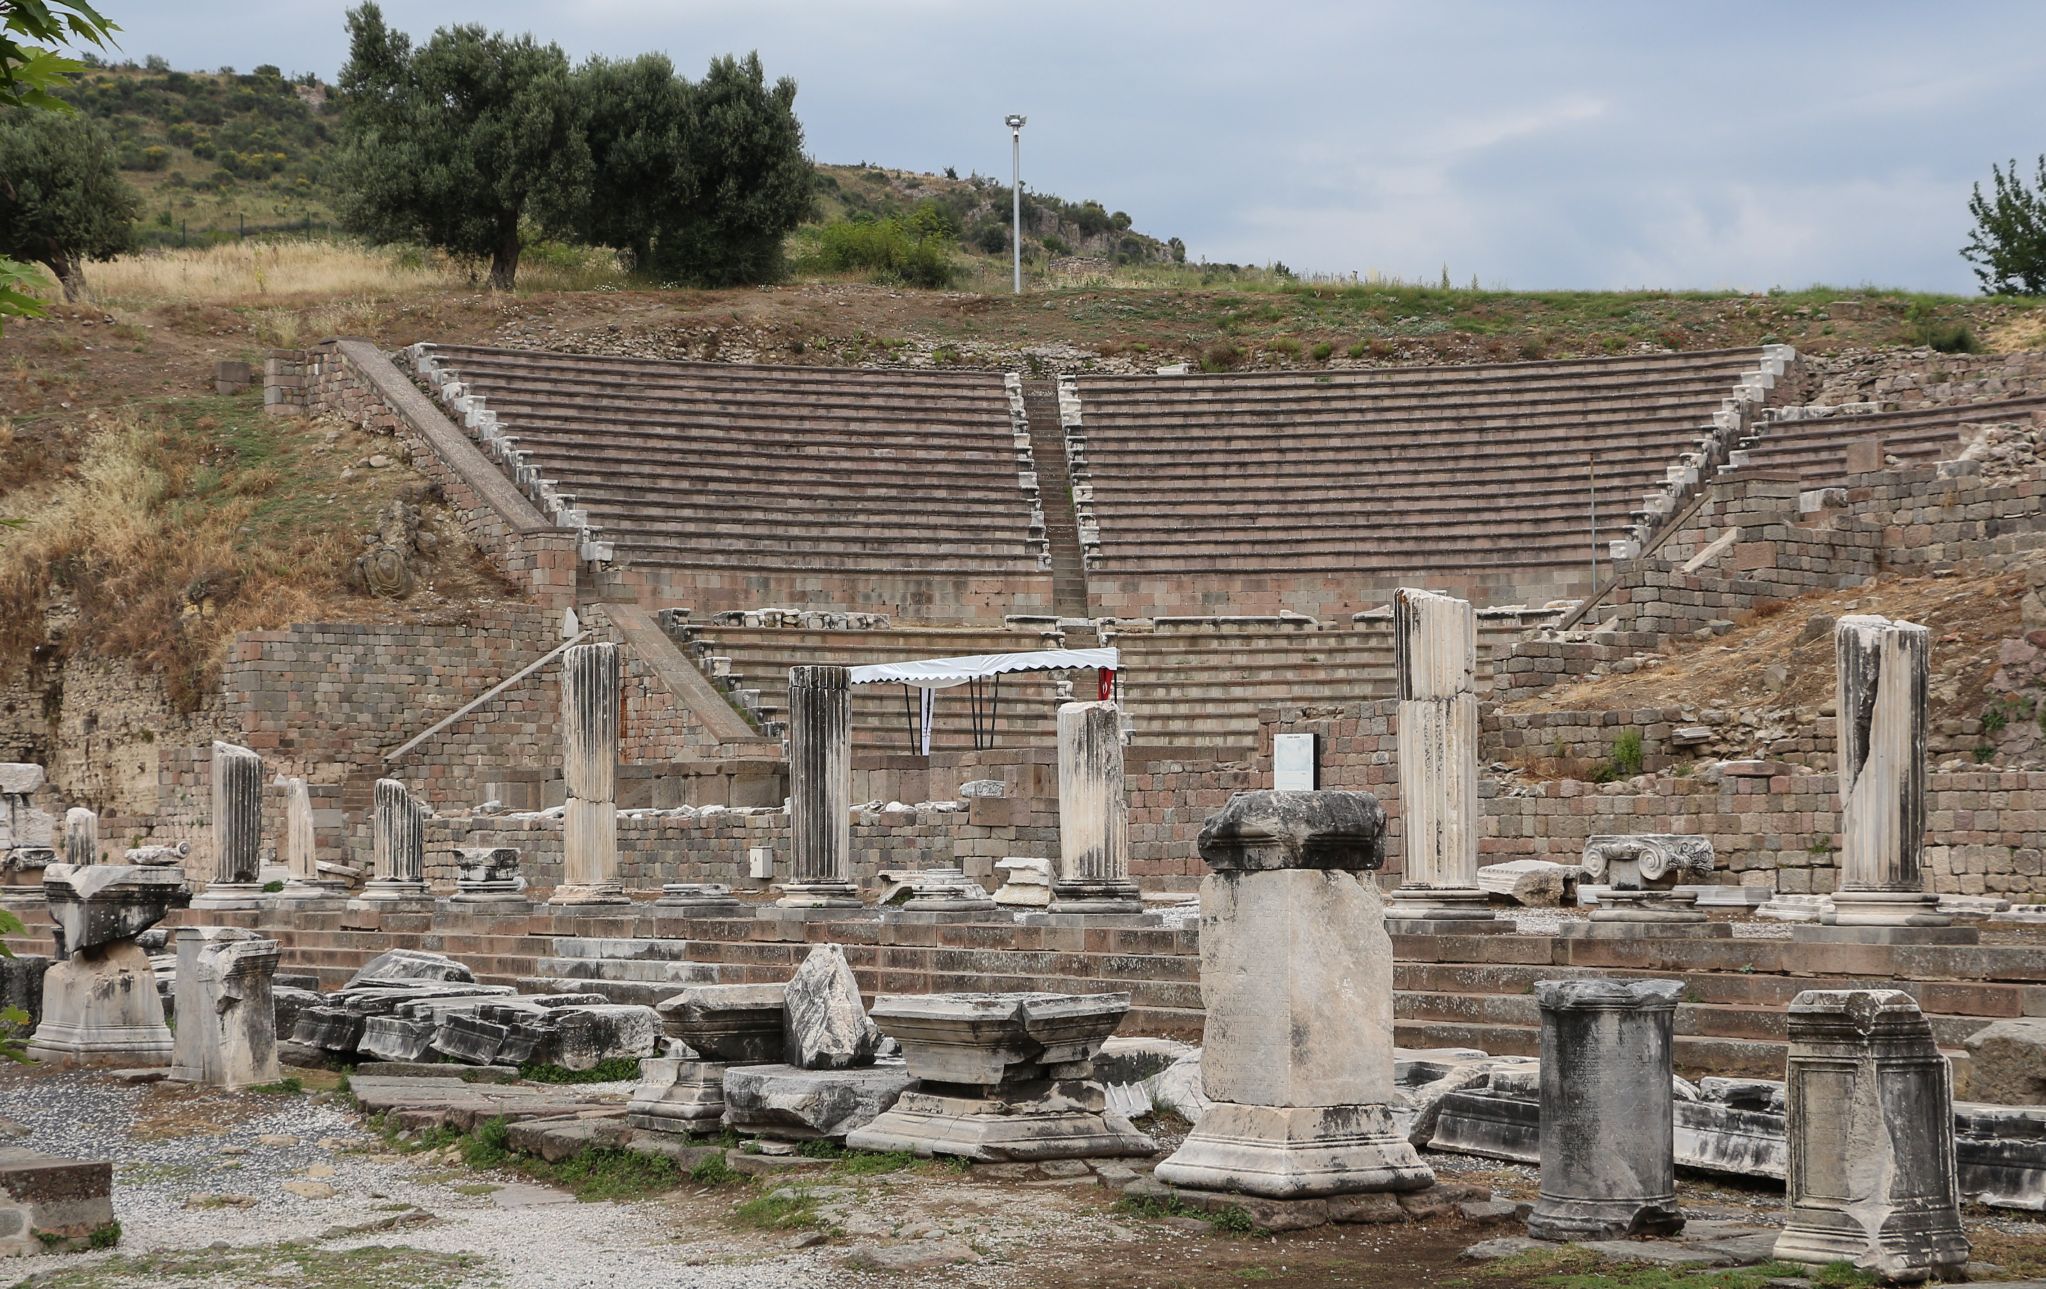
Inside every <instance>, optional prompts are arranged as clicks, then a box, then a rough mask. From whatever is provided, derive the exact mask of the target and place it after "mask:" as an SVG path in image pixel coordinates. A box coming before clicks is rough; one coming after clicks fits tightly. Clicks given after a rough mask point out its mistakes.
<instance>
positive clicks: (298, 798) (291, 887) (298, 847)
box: [276, 774, 337, 901]
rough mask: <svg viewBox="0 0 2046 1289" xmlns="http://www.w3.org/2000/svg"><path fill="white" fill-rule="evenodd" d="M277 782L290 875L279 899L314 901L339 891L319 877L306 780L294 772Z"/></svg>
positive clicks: (315, 840) (280, 777) (317, 856)
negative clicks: (282, 803) (281, 793)
mask: <svg viewBox="0 0 2046 1289" xmlns="http://www.w3.org/2000/svg"><path fill="white" fill-rule="evenodd" d="M276 784H277V786H278V787H280V788H282V789H284V855H283V859H284V867H285V870H286V871H287V872H289V873H290V874H291V876H290V877H289V878H287V879H285V883H284V889H283V890H282V891H280V892H279V893H278V896H277V898H278V899H279V900H287V901H296V900H315V899H321V898H324V897H329V896H333V895H335V894H336V893H337V887H336V885H335V884H334V883H331V882H323V881H321V880H320V863H319V854H318V850H317V839H316V838H315V837H314V834H313V799H312V794H311V793H310V792H308V791H307V790H306V783H305V779H304V778H302V777H300V776H299V775H295V774H280V775H278V776H277V780H276Z"/></svg>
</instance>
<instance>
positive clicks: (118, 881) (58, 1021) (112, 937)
mask: <svg viewBox="0 0 2046 1289" xmlns="http://www.w3.org/2000/svg"><path fill="white" fill-rule="evenodd" d="M43 890H44V898H45V900H46V901H47V902H48V904H49V910H50V919H51V921H53V922H54V923H55V924H56V954H55V956H56V958H57V959H58V960H57V961H56V962H54V963H52V964H51V965H50V968H49V970H48V971H46V972H45V973H44V974H43V1012H42V1020H41V1022H40V1023H39V1024H38V1025H37V1026H36V1030H35V1033H34V1034H33V1035H32V1036H30V1039H29V1044H28V1054H29V1055H30V1056H32V1057H34V1058H35V1059H37V1060H40V1061H51V1062H54V1063H58V1064H74V1065H141V1066H148V1065H159V1064H162V1063H163V1062H165V1061H167V1060H169V1059H170V1054H171V1032H170V1028H169V1027H168V1026H167V1025H165V1024H164V1018H163V1001H162V999H161V998H160V997H159V996H158V995H157V992H156V972H155V970H154V969H153V968H152V967H151V966H150V964H149V955H148V954H147V953H145V952H143V950H142V946H141V945H138V944H136V943H135V941H134V937H135V936H137V935H140V934H141V933H142V932H144V931H146V930H148V929H149V928H150V927H152V926H154V925H156V924H157V923H158V922H159V921H161V920H162V919H163V916H164V914H166V913H168V912H169V911H170V910H171V909H173V908H176V907H178V906H180V905H182V904H184V903H185V902H186V899H187V898H188V897H189V895H190V889H189V888H188V887H187V886H186V885H185V879H184V874H182V873H180V872H178V871H176V870H175V869H169V868H146V867H138V866H134V865H128V864H91V865H73V864H52V865H50V866H49V867H48V868H47V869H45V870H44V873H43Z"/></svg>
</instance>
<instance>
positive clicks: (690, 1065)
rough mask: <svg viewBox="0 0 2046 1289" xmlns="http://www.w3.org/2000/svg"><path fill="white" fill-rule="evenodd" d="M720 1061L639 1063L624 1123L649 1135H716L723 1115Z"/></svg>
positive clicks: (724, 1067)
mask: <svg viewBox="0 0 2046 1289" xmlns="http://www.w3.org/2000/svg"><path fill="white" fill-rule="evenodd" d="M729 1068H730V1067H729V1066H728V1065H726V1064H724V1063H723V1062H720V1061H692V1060H687V1059H684V1058H680V1057H672V1056H652V1057H648V1058H647V1059H646V1060H643V1061H641V1062H640V1063H639V1086H637V1087H635V1088H634V1089H633V1090H632V1101H631V1103H630V1104H629V1105H628V1106H627V1107H626V1110H625V1121H626V1122H627V1123H629V1124H631V1125H632V1126H633V1127H635V1128H642V1129H645V1130H646V1131H648V1132H679V1133H698V1132H716V1131H717V1127H718V1123H719V1122H720V1121H721V1120H722V1119H723V1118H724V1115H725V1071H726V1070H727V1069H729Z"/></svg>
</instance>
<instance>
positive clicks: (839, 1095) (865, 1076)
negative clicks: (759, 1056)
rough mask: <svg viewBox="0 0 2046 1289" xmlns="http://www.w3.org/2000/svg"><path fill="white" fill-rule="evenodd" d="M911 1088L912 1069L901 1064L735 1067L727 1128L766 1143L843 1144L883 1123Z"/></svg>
mask: <svg viewBox="0 0 2046 1289" xmlns="http://www.w3.org/2000/svg"><path fill="white" fill-rule="evenodd" d="M908 1087H909V1070H908V1068H907V1067H906V1066H902V1065H896V1064H888V1065H870V1066H865V1067H862V1068H860V1069H853V1070H800V1069H797V1068H796V1067H795V1066H793V1065H735V1066H733V1067H732V1068H730V1069H728V1070H726V1071H725V1122H726V1123H727V1124H728V1125H730V1126H731V1127H732V1128H734V1129H736V1130H738V1131H740V1132H748V1133H754V1134H756V1135H759V1136H763V1137H780V1138H783V1139H785V1140H791V1141H811V1140H815V1139H817V1138H821V1137H829V1138H834V1139H840V1140H842V1139H843V1138H844V1137H845V1135H846V1134H847V1133H849V1132H851V1131H852V1130H853V1129H855V1128H859V1127H863V1126H865V1125H866V1124H868V1123H871V1122H872V1121H873V1120H874V1119H876V1118H878V1117H879V1116H880V1115H881V1113H882V1112H883V1111H885V1110H887V1109H888V1108H889V1107H890V1106H892V1105H894V1104H895V1102H896V1099H897V1098H899V1097H900V1096H901V1095H902V1093H903V1091H904V1090H905V1089H906V1088H908Z"/></svg>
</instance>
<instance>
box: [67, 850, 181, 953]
mask: <svg viewBox="0 0 2046 1289" xmlns="http://www.w3.org/2000/svg"><path fill="white" fill-rule="evenodd" d="M191 894H192V892H191V888H190V887H189V886H187V885H186V884H185V876H184V874H183V873H180V872H178V871H176V870H174V869H168V868H142V867H135V866H133V865H129V864H89V865H83V866H80V865H74V864H51V865H50V866H49V867H48V868H45V869H44V870H43V898H44V900H45V901H46V902H47V903H48V905H49V910H50V920H51V921H52V922H54V923H56V940H57V956H58V957H60V958H61V957H65V956H67V955H72V954H78V953H83V952H86V951H88V950H92V949H97V948H101V947H103V946H106V945H112V944H115V943H118V942H120V941H123V940H130V939H133V938H134V937H135V936H138V935H140V934H142V932H144V931H146V930H148V929H149V928H150V927H153V926H155V925H156V924H157V923H158V922H160V921H162V920H163V917H164V915H165V914H166V913H168V912H170V911H171V910H172V909H174V908H180V907H182V906H184V905H185V904H186V903H187V902H188V901H189V900H190V899H191Z"/></svg>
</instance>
